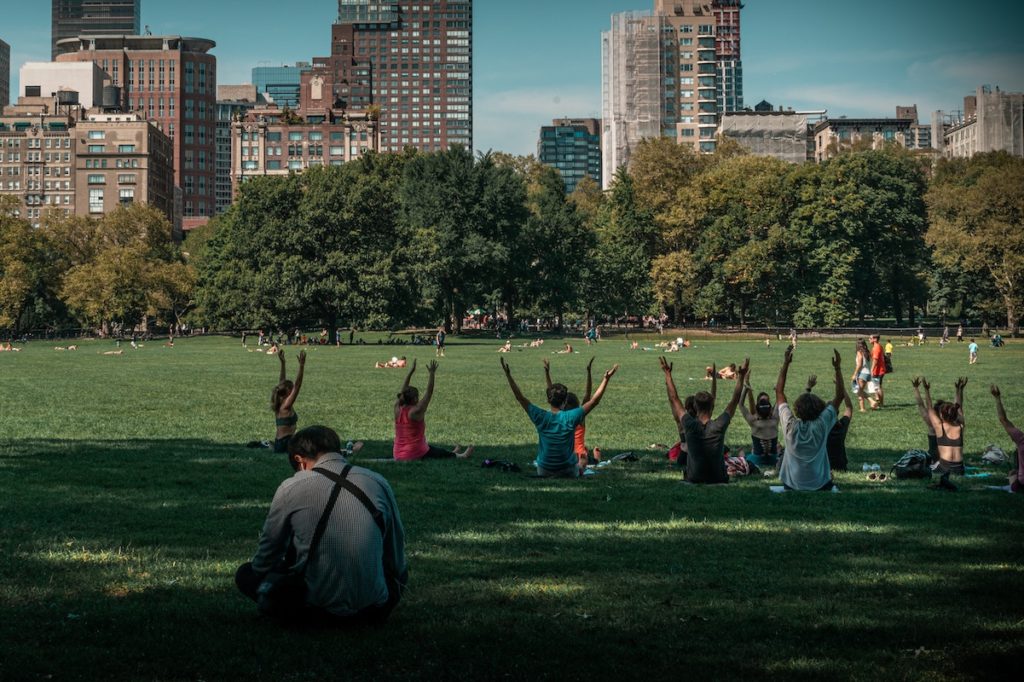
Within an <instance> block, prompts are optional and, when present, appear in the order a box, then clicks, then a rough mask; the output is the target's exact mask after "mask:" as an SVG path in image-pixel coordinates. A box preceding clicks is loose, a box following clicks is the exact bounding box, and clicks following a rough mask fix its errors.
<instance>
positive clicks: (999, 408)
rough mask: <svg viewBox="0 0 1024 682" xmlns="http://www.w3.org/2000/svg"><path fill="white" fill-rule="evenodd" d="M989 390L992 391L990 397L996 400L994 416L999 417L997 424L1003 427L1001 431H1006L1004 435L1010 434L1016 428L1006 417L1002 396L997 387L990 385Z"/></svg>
mask: <svg viewBox="0 0 1024 682" xmlns="http://www.w3.org/2000/svg"><path fill="white" fill-rule="evenodd" d="M989 390H991V391H992V397H993V398H995V399H996V415H997V416H998V417H999V423H1000V424H1002V425H1003V429H1005V430H1006V433H1010V431H1012V430H1014V429H1015V428H1016V427H1015V426H1014V425H1013V422H1011V421H1010V420H1009V418H1007V416H1006V408H1004V407H1003V396H1002V394H1001V393H1000V392H999V387H998V386H996V385H995V384H992V387H991V388H990V389H989Z"/></svg>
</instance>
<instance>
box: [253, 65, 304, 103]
mask: <svg viewBox="0 0 1024 682" xmlns="http://www.w3.org/2000/svg"><path fill="white" fill-rule="evenodd" d="M310 66H311V65H310V63H309V62H296V63H295V66H288V65H283V66H257V67H255V68H253V70H252V84H253V85H255V86H256V92H257V93H258V94H260V95H263V96H264V98H265V99H266V100H267V101H269V102H273V103H275V104H277V106H279V107H281V108H282V109H283V108H285V107H288V108H289V109H291V110H292V111H294V110H295V109H298V108H299V93H300V92H301V90H302V71H303V69H309V68H310Z"/></svg>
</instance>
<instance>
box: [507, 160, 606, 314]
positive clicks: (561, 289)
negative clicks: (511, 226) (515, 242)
mask: <svg viewBox="0 0 1024 682" xmlns="http://www.w3.org/2000/svg"><path fill="white" fill-rule="evenodd" d="M529 187H530V192H529V195H528V204H529V207H530V216H529V218H528V219H527V220H526V223H525V225H524V227H523V231H522V238H521V239H520V240H519V241H520V243H521V244H522V249H521V251H520V252H519V253H518V254H517V256H516V260H518V261H520V263H521V265H522V267H521V268H520V271H519V273H518V275H519V278H520V279H519V287H520V291H522V292H523V297H524V299H525V300H524V303H528V304H532V305H533V306H534V307H535V309H536V310H537V311H538V312H540V313H543V314H552V315H554V316H555V317H556V318H557V319H558V325H559V328H561V325H562V324H564V318H565V313H566V311H567V310H569V309H571V308H572V307H573V306H575V305H576V304H577V303H578V302H579V300H580V297H581V293H582V291H583V280H584V277H585V272H586V271H587V265H588V263H587V254H589V253H590V250H591V249H592V247H593V245H594V243H595V237H594V233H593V232H592V231H591V230H590V229H589V228H588V227H587V226H586V225H584V223H583V220H582V218H581V217H580V215H579V214H578V213H577V211H576V209H575V206H574V204H572V203H570V202H569V201H568V200H567V199H566V195H565V183H564V182H563V181H562V176H561V174H560V173H559V172H558V171H557V170H555V169H554V168H551V167H549V166H539V167H538V168H537V169H535V170H534V173H533V179H532V180H531V182H530V183H529Z"/></svg>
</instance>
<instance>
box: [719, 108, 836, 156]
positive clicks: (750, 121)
mask: <svg viewBox="0 0 1024 682" xmlns="http://www.w3.org/2000/svg"><path fill="white" fill-rule="evenodd" d="M826 113H827V112H825V111H824V110H821V111H792V110H790V111H782V110H779V111H772V110H770V109H769V110H767V111H737V112H727V113H725V114H723V115H722V121H721V123H720V124H719V127H718V134H719V135H721V136H723V137H727V138H729V139H732V140H735V141H736V142H738V143H739V144H740V146H741V147H743V148H744V149H746V150H747V151H749V152H750V153H751V154H755V155H758V156H772V157H774V158H776V159H781V160H782V161H786V162H788V163H804V162H806V161H812V160H813V159H814V134H813V132H812V128H813V127H814V126H815V125H817V124H818V123H820V122H821V121H822V120H823V119H824V118H825V116H826Z"/></svg>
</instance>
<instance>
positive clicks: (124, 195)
mask: <svg viewBox="0 0 1024 682" xmlns="http://www.w3.org/2000/svg"><path fill="white" fill-rule="evenodd" d="M118 200H119V201H120V202H121V203H122V204H132V203H135V190H134V189H132V188H128V189H122V190H120V191H119V192H118Z"/></svg>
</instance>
